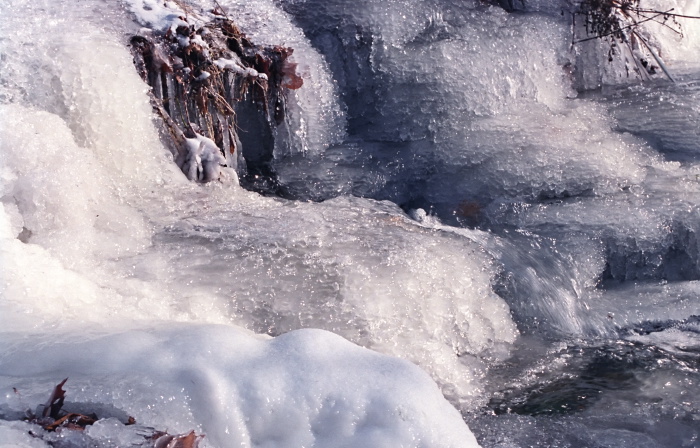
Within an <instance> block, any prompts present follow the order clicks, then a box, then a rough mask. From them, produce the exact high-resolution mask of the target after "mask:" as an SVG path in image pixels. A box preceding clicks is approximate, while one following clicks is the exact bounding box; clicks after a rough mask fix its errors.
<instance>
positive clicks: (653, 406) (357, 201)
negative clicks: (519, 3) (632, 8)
mask: <svg viewBox="0 0 700 448" xmlns="http://www.w3.org/2000/svg"><path fill="white" fill-rule="evenodd" d="M220 3H221V6H222V7H224V8H225V9H226V10H227V11H228V14H229V15H230V16H231V17H232V18H233V17H235V20H236V22H237V23H238V24H239V25H240V27H241V28H242V29H243V30H244V31H245V32H246V33H247V35H248V36H250V38H251V39H252V40H254V41H255V42H256V43H259V44H267V45H277V44H279V45H286V46H289V47H293V48H294V49H295V51H294V62H295V63H297V64H298V66H297V72H298V73H300V74H301V76H302V77H303V78H304V80H305V85H304V87H302V88H301V89H298V90H295V91H294V92H290V93H289V95H290V101H289V105H290V112H291V113H290V115H289V118H288V121H287V123H286V126H287V129H288V130H289V134H288V135H287V136H286V137H285V136H278V137H279V138H278V140H277V142H276V143H275V146H274V148H273V149H274V158H273V160H272V162H271V163H272V168H273V169H274V170H273V171H274V173H275V176H276V177H277V178H276V182H279V185H280V186H281V187H280V190H279V191H281V192H282V193H283V196H284V197H285V199H282V198H279V197H266V196H262V195H259V194H258V193H255V192H251V191H246V190H244V189H241V188H240V187H239V186H238V185H236V184H235V182H229V183H220V182H210V183H208V184H204V185H201V184H194V183H191V182H189V181H187V179H186V178H185V176H184V174H183V173H182V172H181V171H180V170H179V169H178V167H177V166H176V165H175V164H174V163H173V160H172V157H171V154H170V152H169V151H168V149H167V148H166V146H164V144H163V142H162V139H161V138H160V137H162V136H160V135H159V130H158V129H159V128H158V121H157V120H156V119H155V118H154V116H153V113H152V111H151V107H150V105H149V100H148V96H147V86H146V85H145V84H144V83H143V81H142V80H141V79H140V78H139V76H138V74H137V73H136V70H135V68H134V65H133V63H132V56H131V54H130V52H129V49H128V48H127V46H126V43H127V42H128V40H129V38H130V36H132V35H133V34H135V33H137V32H138V31H139V28H140V27H141V26H143V23H142V22H143V17H141V19H142V22H141V23H139V22H138V21H136V20H135V15H134V14H135V12H136V13H138V14H145V13H144V11H152V12H153V14H155V13H157V12H159V11H166V12H167V10H162V9H160V8H161V4H160V3H159V2H155V1H150V0H139V1H135V0H134V1H129V2H125V3H123V4H122V3H119V4H115V3H113V2H106V1H100V0H90V1H87V0H86V1H81V2H61V1H33V2H29V1H25V0H9V1H6V2H4V3H3V5H2V6H1V7H0V17H2V18H3V20H2V22H1V23H0V38H1V39H2V40H1V41H0V60H1V61H2V67H3V69H2V71H1V73H0V149H1V151H2V162H1V163H0V182H1V183H0V185H1V190H0V205H1V206H2V209H1V210H2V212H1V213H0V238H2V243H1V245H0V251H1V252H0V253H1V255H0V265H1V268H0V274H1V275H2V281H1V282H0V285H1V286H0V331H1V332H2V335H1V336H0V386H1V387H2V391H3V395H2V396H0V444H2V443H5V444H9V445H13V444H14V445H20V446H46V445H47V444H49V443H51V444H53V446H91V445H89V444H90V443H94V444H97V446H128V445H129V444H134V443H137V442H138V443H143V440H142V439H143V438H142V437H141V439H139V438H138V434H135V433H134V431H132V430H130V429H129V428H127V427H125V426H119V425H120V424H117V422H116V420H119V419H120V418H122V417H123V415H125V414H126V415H129V416H133V417H134V418H135V419H136V421H137V422H138V424H140V425H145V426H152V427H155V428H158V429H163V430H167V431H169V432H171V433H173V434H174V433H186V432H187V431H189V430H192V429H194V430H195V431H196V432H197V433H204V434H205V435H206V437H205V438H204V439H203V442H202V443H203V444H204V445H205V446H233V445H241V446H267V447H289V446H353V447H366V446H373V447H379V446H386V447H396V446H416V447H418V446H420V447H445V446H460V447H461V446H465V447H466V446H476V445H477V443H478V444H480V445H481V446H484V447H526V446H542V447H544V446H559V447H583V446H586V447H588V446H590V447H607V446H615V447H627V446H629V447H638V446H649V447H678V446H687V447H694V446H700V442H699V439H698V437H700V394H698V393H697V382H698V380H700V372H699V371H698V368H699V366H698V362H699V360H698V353H699V352H700V337H699V336H698V334H700V330H699V329H698V321H697V316H698V315H699V314H700V297H699V293H700V287H699V286H698V285H699V284H698V280H700V256H699V253H700V251H699V249H700V248H699V247H698V238H697V234H698V231H699V230H700V214H699V207H698V200H699V198H700V182H698V176H700V166H699V165H698V155H699V154H700V146H698V145H699V143H698V142H699V141H700V139H699V138H698V132H700V131H699V129H700V90H699V88H698V85H699V84H698V78H699V76H698V73H699V71H698V67H697V66H693V64H697V59H696V55H697V54H699V52H700V38H699V37H698V25H697V24H696V23H692V22H689V23H687V24H686V23H684V25H683V26H684V33H685V36H684V37H683V39H679V38H678V37H677V36H675V35H674V34H673V33H670V32H668V33H667V32H663V31H662V32H658V33H656V34H655V36H657V37H656V40H655V41H654V42H653V44H654V45H655V48H656V51H658V52H659V53H660V54H661V55H662V56H663V57H664V58H665V60H666V63H667V65H668V67H669V68H670V69H672V70H674V74H675V77H676V78H677V82H676V83H675V84H671V83H670V82H668V81H666V80H664V79H663V78H662V76H658V77H656V78H655V79H653V80H651V81H650V82H647V83H644V84H640V83H636V82H635V83H632V84H629V82H630V81H633V80H628V79H627V78H624V79H623V78H621V77H620V73H621V72H620V70H621V69H624V61H622V62H620V61H617V62H614V63H613V64H612V65H608V64H607V56H606V53H603V56H601V53H600V50H601V49H600V48H596V47H595V45H594V44H591V45H590V46H585V47H576V48H575V49H574V50H571V48H570V41H571V34H570V33H571V29H570V25H569V24H570V22H569V19H568V18H566V17H565V16H562V15H561V14H560V13H561V10H562V8H563V7H564V6H566V5H564V2H562V3H561V4H560V3H559V2H555V1H533V2H526V11H520V12H515V13H506V12H505V11H503V10H502V9H501V8H498V7H491V6H487V5H484V4H482V3H480V2H463V4H462V3H460V4H459V5H456V4H454V2H449V1H430V2H418V1H408V0H407V1H390V2H383V1H373V0H365V1H361V2H356V3H355V4H353V6H352V8H351V7H349V6H348V4H347V3H346V2H340V1H326V2H316V1H312V0H309V1H301V0H298V1H292V0H289V1H279V2H273V1H263V0H258V1H251V2H236V1H226V2H224V1H222V2H220ZM667 3H668V2H667ZM672 3H673V5H672V6H673V7H674V8H677V10H679V11H683V13H684V14H687V15H699V14H700V11H698V9H699V8H700V4H699V3H698V2H697V1H691V0H687V1H681V0H677V1H673V2H672ZM649 4H650V5H652V7H653V6H654V5H653V3H652V2H649ZM213 6H214V5H209V4H208V3H207V2H199V3H198V4H197V5H196V7H199V8H207V7H213ZM173 7H175V6H173ZM192 7H195V6H192ZM154 20H155V19H154ZM600 84H605V87H604V88H602V89H599V90H595V91H593V92H591V91H590V90H589V89H592V88H595V87H596V86H598V85H600ZM328 117H331V118H328ZM241 132H245V130H244V129H242V130H241ZM309 200H314V201H317V202H310V201H309ZM368 349H369V350H368ZM65 377H69V381H68V382H67V383H66V386H65V388H66V390H67V402H69V403H68V404H69V405H71V406H73V407H74V408H79V409H85V408H91V407H92V408H93V409H95V411H94V412H102V413H103V414H104V416H105V417H111V418H113V419H115V420H113V421H105V422H102V423H100V424H99V425H96V426H93V427H91V428H90V429H89V430H86V431H85V432H84V433H81V434H73V435H68V434H69V433H66V434H65V435H64V436H61V435H60V434H59V433H52V434H43V433H41V434H40V437H37V436H36V435H37V434H39V433H38V431H40V430H38V429H37V428H36V427H32V426H30V425H29V424H28V423H25V422H21V421H20V418H21V415H22V413H23V412H24V411H25V410H26V409H27V408H32V409H33V408H35V407H36V405H37V404H40V403H43V402H44V401H45V400H46V398H47V394H48V392H49V391H50V390H51V389H52V388H53V386H54V385H55V384H57V383H58V382H60V381H61V380H62V379H63V378H65ZM13 388H14V389H13ZM68 407H69V406H67V408H68ZM460 413H461V415H460ZM465 422H466V423H465ZM112 423H113V425H112ZM110 425H111V426H110ZM467 425H468V426H467ZM29 431H34V432H33V433H34V434H35V435H34V436H32V435H30V433H29ZM472 433H473V434H474V435H475V436H476V438H475V436H474V435H472Z"/></svg>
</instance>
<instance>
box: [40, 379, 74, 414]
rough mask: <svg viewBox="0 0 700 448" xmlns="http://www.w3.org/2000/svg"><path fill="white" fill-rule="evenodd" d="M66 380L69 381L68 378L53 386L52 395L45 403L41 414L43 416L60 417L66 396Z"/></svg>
mask: <svg viewBox="0 0 700 448" xmlns="http://www.w3.org/2000/svg"><path fill="white" fill-rule="evenodd" d="M66 381H68V378H66V379H65V380H63V381H61V382H60V383H59V384H57V385H56V387H54V388H53V392H51V396H49V399H48V401H47V402H46V404H44V411H43V412H42V414H41V415H42V417H51V418H53V419H57V418H58V413H59V412H60V411H61V408H62V407H63V401H64V400H65V398H66V391H65V390H63V385H64V384H66Z"/></svg>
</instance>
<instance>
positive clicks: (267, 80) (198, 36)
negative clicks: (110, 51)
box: [130, 10, 303, 182]
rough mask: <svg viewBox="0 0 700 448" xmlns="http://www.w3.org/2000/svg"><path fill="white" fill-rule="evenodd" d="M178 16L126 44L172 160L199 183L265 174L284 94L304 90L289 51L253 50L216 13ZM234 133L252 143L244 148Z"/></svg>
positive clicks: (283, 107)
mask: <svg viewBox="0 0 700 448" xmlns="http://www.w3.org/2000/svg"><path fill="white" fill-rule="evenodd" d="M177 12H180V13H182V14H181V15H178V16H177V19H175V20H174V21H171V22H170V23H169V24H168V25H167V26H166V27H165V28H164V29H157V27H155V26H154V27H152V28H156V29H145V30H142V31H141V32H140V33H139V35H136V36H134V37H132V38H131V42H130V44H131V48H132V53H133V55H134V63H135V65H136V67H137V69H138V71H139V73H140V75H141V77H142V78H143V79H144V80H145V81H146V82H147V83H148V84H149V86H151V89H152V92H151V102H152V104H153V107H154V109H155V110H156V112H157V113H158V115H159V116H160V117H161V118H162V119H163V122H164V124H165V128H166V129H167V131H168V133H169V134H170V137H171V138H172V142H173V146H174V151H173V153H174V156H175V162H176V163H177V165H178V166H179V167H180V169H181V170H182V171H183V173H185V175H186V176H187V178H188V179H190V180H195V181H199V182H210V181H212V180H217V179H222V178H223V177H225V175H226V172H227V171H228V172H229V173H232V175H233V176H235V172H236V171H238V172H241V173H245V172H246V170H252V171H255V172H260V171H262V172H265V171H266V170H267V171H270V170H271V168H270V162H271V160H272V148H273V145H274V137H273V136H274V129H275V127H277V126H281V125H283V123H284V117H285V111H286V104H285V102H286V91H287V89H298V88H300V87H301V86H302V85H303V80H302V78H301V77H300V76H299V75H297V73H296V64H294V63H292V62H291V61H290V56H291V55H292V52H293V50H292V49H291V48H286V47H282V46H258V45H254V44H253V43H252V42H251V41H250V40H249V39H248V38H247V37H246V36H245V35H244V34H243V33H242V32H241V31H240V30H239V29H238V27H237V26H236V25H235V24H234V23H233V21H232V20H230V19H229V18H228V17H227V16H226V15H225V14H224V13H223V12H222V11H221V10H214V11H212V12H211V13H209V14H201V15H194V14H192V12H191V11H187V13H185V12H184V11H182V10H178V11H177ZM170 16H171V17H172V16H174V15H172V14H171V15H170ZM251 115H252V116H251ZM240 116H243V118H244V120H241V119H238V117H240ZM238 131H241V132H242V133H245V137H246V138H247V139H248V140H255V143H254V144H251V145H248V144H247V143H246V145H245V146H246V150H245V151H243V149H242V145H241V138H239V133H238ZM239 162H246V166H243V165H241V166H238V164H239ZM225 167H230V168H232V170H227V169H226V168H225Z"/></svg>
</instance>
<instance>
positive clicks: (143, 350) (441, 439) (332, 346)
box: [0, 325, 478, 448]
mask: <svg viewBox="0 0 700 448" xmlns="http://www.w3.org/2000/svg"><path fill="white" fill-rule="evenodd" d="M168 327H169V328H167V329H165V328H160V329H156V330H149V331H129V332H124V333H117V334H112V335H106V336H101V335H92V336H90V337H88V338H84V339H82V340H79V339H76V337H75V336H74V335H52V338H51V339H52V340H47V338H46V336H47V335H45V334H44V335H37V336H36V337H37V342H38V341H42V343H41V344H40V345H38V346H37V345H36V344H35V342H30V343H28V344H27V343H19V344H20V345H17V344H16V343H14V344H12V345H13V346H14V350H11V351H9V352H8V348H9V347H8V345H5V344H7V342H9V341H8V339H6V338H3V342H4V344H3V345H4V346H3V353H4V354H3V355H2V358H1V359H2V361H1V362H0V365H1V366H2V367H0V378H2V380H1V381H2V388H3V390H4V391H9V392H8V394H9V395H12V390H11V387H15V388H17V389H18V390H19V391H21V394H22V400H23V401H24V402H25V403H26V402H31V400H34V401H37V402H39V401H40V400H42V393H41V387H42V386H43V387H47V388H48V389H51V380H52V379H53V378H56V377H57V376H61V375H70V378H69V382H68V383H67V384H66V390H67V394H68V397H69V398H68V399H69V401H70V402H72V403H76V402H77V403H80V402H85V403H102V404H105V405H113V406H115V407H116V408H119V409H122V410H123V411H125V412H127V413H128V414H129V415H131V416H132V417H134V418H135V419H136V421H137V422H149V424H150V425H162V426H163V427H167V428H168V430H169V431H170V432H171V433H178V432H187V431H189V430H190V429H196V430H197V431H199V432H203V433H205V434H206V439H205V440H206V443H205V445H204V446H266V447H280V448H281V447H289V446H348V447H350V446H353V447H361V446H372V447H395V446H411V447H431V446H433V447H476V446H478V445H477V443H476V440H475V439H474V436H473V435H472V434H471V433H470V431H469V429H468V428H467V427H466V425H465V424H464V422H463V421H462V419H461V416H460V415H459V413H458V412H457V411H456V409H454V408H453V407H452V406H451V405H449V404H448V403H447V402H446V401H445V400H444V399H443V398H442V396H441V393H440V391H439V389H438V388H437V386H436V385H435V383H434V382H433V381H432V380H431V379H430V377H429V376H428V375H427V374H425V373H424V372H423V371H421V370H420V369H418V368H417V367H415V366H414V365H412V364H410V363H408V362H406V361H402V360H398V359H395V358H390V357H388V356H384V355H380V354H377V353H375V352H372V351H369V350H367V349H363V348H360V347H357V346H356V345H353V344H351V343H349V342H347V341H345V340H343V339H342V338H340V337H339V336H336V335H333V334H331V333H328V332H324V331H321V330H298V331H294V332H291V333H287V334H285V335H283V336H279V337H277V338H274V339H270V338H264V337H260V336H254V335H252V334H250V333H247V332H245V331H242V330H239V329H236V328H233V327H230V326H212V325H208V326H206V325H205V326H203V325H169V326H168ZM28 358H29V359H32V360H34V361H29V362H28ZM98 359H99V362H96V360H98ZM27 378H31V380H28V379H27ZM115 385H119V387H115ZM73 406H74V405H73ZM13 410H16V411H22V409H13ZM115 423H116V422H115ZM108 427H109V421H105V422H102V423H101V425H96V426H92V427H90V428H89V432H88V433H87V435H88V436H91V437H95V438H96V439H97V440H105V439H107V440H112V443H115V444H116V445H117V446H125V445H120V444H119V443H116V440H118V438H117V437H122V438H124V439H127V440H128V436H129V435H130V431H129V428H128V427H124V426H123V425H121V426H120V425H114V428H113V429H111V430H110V429H109V428H108ZM14 428H16V426H15V427H14ZM11 429H12V427H10V428H7V427H5V428H4V430H5V431H7V432H9V431H10V430H11ZM107 436H110V437H109V438H108V437H107ZM115 436H117V437H115ZM8 437H16V439H15V440H16V443H20V442H22V440H21V436H20V435H19V434H17V435H15V436H13V435H10V434H8ZM131 437H132V438H133V435H131ZM5 440H6V441H7V440H8V439H5ZM9 440H12V439H9ZM25 446H31V445H29V444H27V445H25ZM39 446H40V445H39Z"/></svg>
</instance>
